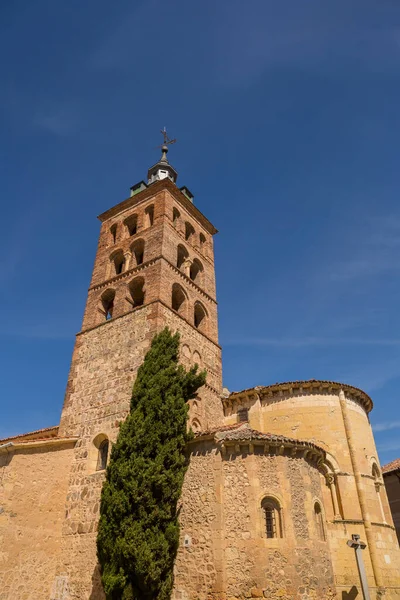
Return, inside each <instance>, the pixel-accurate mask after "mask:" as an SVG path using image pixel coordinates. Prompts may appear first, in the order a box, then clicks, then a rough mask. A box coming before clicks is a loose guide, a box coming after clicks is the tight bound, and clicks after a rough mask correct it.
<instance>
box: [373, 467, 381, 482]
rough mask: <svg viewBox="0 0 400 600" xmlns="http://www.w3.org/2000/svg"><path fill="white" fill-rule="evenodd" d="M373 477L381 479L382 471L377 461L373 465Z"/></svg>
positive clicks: (377, 479)
mask: <svg viewBox="0 0 400 600" xmlns="http://www.w3.org/2000/svg"><path fill="white" fill-rule="evenodd" d="M372 477H373V478H374V480H375V481H379V479H380V473H379V469H378V465H377V464H376V463H374V464H373V465H372Z"/></svg>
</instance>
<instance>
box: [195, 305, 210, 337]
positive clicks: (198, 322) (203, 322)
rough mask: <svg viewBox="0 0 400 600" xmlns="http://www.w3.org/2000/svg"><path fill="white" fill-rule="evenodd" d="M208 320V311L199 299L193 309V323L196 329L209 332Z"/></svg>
mask: <svg viewBox="0 0 400 600" xmlns="http://www.w3.org/2000/svg"><path fill="white" fill-rule="evenodd" d="M207 321H208V312H207V309H206V307H205V306H204V304H202V303H201V302H200V301H199V300H197V301H196V302H195V303H194V310H193V323H194V326H195V327H196V329H198V330H199V331H202V332H203V333H206V332H207Z"/></svg>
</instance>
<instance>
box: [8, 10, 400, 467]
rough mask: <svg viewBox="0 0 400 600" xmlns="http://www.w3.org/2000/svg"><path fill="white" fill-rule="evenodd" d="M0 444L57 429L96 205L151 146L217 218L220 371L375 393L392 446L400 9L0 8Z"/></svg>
mask: <svg viewBox="0 0 400 600" xmlns="http://www.w3.org/2000/svg"><path fill="white" fill-rule="evenodd" d="M0 50H1V55H2V57H3V60H2V62H1V65H0V136H1V140H2V144H1V150H0V170H1V172H0V174H1V181H2V190H1V200H2V235H1V236H0V267H1V268H0V284H1V290H2V319H1V321H0V336H1V344H2V348H3V352H2V360H1V366H0V376H1V384H2V386H1V387H2V419H1V421H0V435H1V436H6V435H11V434H14V433H19V432H21V431H26V430H32V429H36V428H40V427H45V426H50V425H53V424H56V423H57V422H58V419H59V415H60V410H61V406H62V401H63V396H64V390H65V384H66V380H67V375H68V369H69V362H70V357H71V352H72V347H73V341H74V334H75V333H76V332H77V331H78V330H79V327H80V323H81V317H82V314H83V308H84V303H85V298H86V290H87V286H88V284H89V279H90V274H91V269H92V264H93V259H94V254H95V250H96V243H97V235H98V230H99V223H98V221H97V219H96V215H98V214H99V213H101V212H102V211H104V210H106V209H107V208H109V207H111V206H113V205H114V204H116V203H118V202H120V201H121V200H123V199H124V198H126V197H127V196H128V194H129V187H130V186H131V185H133V184H134V183H136V182H137V181H139V180H140V179H142V178H143V177H144V176H145V174H146V170H147V168H148V167H149V166H150V165H152V164H153V163H154V162H155V160H156V159H157V158H158V152H159V151H158V150H157V149H156V148H155V147H156V146H157V145H158V144H159V143H160V135H159V129H160V128H161V127H163V126H164V125H166V126H167V127H168V129H169V131H170V133H171V135H173V136H174V137H177V138H178V143H177V144H176V145H175V146H174V147H173V149H172V150H171V153H170V159H171V162H172V164H173V165H174V166H175V167H176V168H177V169H178V171H179V183H180V185H183V184H186V185H187V186H188V187H189V188H190V190H192V191H193V193H194V194H195V202H196V204H197V206H198V207H199V208H200V210H202V211H203V212H204V214H205V215H206V216H207V217H209V218H210V220H211V221H212V222H213V223H214V224H215V225H216V226H217V228H218V229H219V230H220V233H219V234H218V236H217V239H216V242H215V250H216V265H217V287H218V300H219V311H220V312H219V318H220V341H221V344H222V346H223V358H224V381H225V385H226V386H227V387H228V388H229V389H230V390H238V389H243V388H246V387H251V386H253V385H262V384H268V383H274V382H276V381H286V380H294V379H309V378H317V379H318V378H321V379H332V380H338V381H344V382H347V383H350V384H353V385H355V386H358V387H361V388H362V389H364V390H365V391H366V392H368V393H369V394H371V396H372V398H373V400H374V402H375V409H374V411H373V413H372V415H371V421H372V423H373V425H374V427H375V431H376V439H377V444H378V449H379V452H380V457H381V461H382V462H384V463H385V462H388V461H389V460H391V459H393V458H395V457H397V456H399V455H400V435H399V434H400V412H399V408H398V389H399V384H400V314H399V310H398V307H399V305H400V199H399V189H400V185H399V184H400V175H399V139H400V124H399V108H398V106H399V92H400V79H399V67H400V4H399V2H398V0H394V1H390V0H385V1H384V2H382V1H381V2H378V1H375V2H371V1H369V0H362V1H361V0H356V1H354V2H351V3H350V2H345V1H340V0H339V1H338V0H336V1H335V2H320V0H313V1H307V0H303V1H302V2H299V1H298V0H286V1H285V0H282V1H281V2H276V1H271V0H247V2H239V1H237V0H230V1H229V2H228V0H217V1H215V0H212V1H211V0H203V2H201V3H194V2H187V0H186V1H184V0H177V1H174V0H171V1H170V2H163V1H161V0H148V1H146V2H132V0H129V1H128V0H120V1H119V2H116V3H110V2H106V1H105V0H96V1H94V0H93V1H90V0H89V1H87V2H81V1H77V0H70V1H69V2H61V1H57V0H48V1H44V0H37V1H36V2H35V3H32V2H28V1H27V0H20V2H18V3H17V2H8V3H6V2H3V3H1V6H0Z"/></svg>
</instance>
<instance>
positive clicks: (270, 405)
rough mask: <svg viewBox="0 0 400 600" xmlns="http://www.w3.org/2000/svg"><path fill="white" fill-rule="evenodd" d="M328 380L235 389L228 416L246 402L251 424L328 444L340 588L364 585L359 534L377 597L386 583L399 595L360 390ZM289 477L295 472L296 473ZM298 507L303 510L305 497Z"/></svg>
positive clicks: (398, 558)
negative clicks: (352, 542)
mask: <svg viewBox="0 0 400 600" xmlns="http://www.w3.org/2000/svg"><path fill="white" fill-rule="evenodd" d="M324 383H325V384H326V387H325V388H324V387H323V386H322V385H319V382H317V381H312V382H295V383H293V384H288V385H287V386H286V387H291V391H287V389H286V390H285V389H283V390H282V389H281V387H280V385H279V384H277V386H275V387H274V386H268V387H266V388H255V390H254V391H256V392H257V393H252V391H251V390H249V391H248V393H247V394H246V393H243V396H242V397H240V394H239V393H238V394H237V395H236V394H233V395H232V398H231V399H229V400H227V401H226V422H227V423H233V422H235V421H236V420H237V410H238V409H239V408H240V407H241V406H246V407H247V408H248V409H249V421H250V425H251V427H253V428H255V429H259V430H260V431H263V432H265V433H266V432H269V433H275V434H281V435H286V436H288V437H295V438H298V439H303V440H307V441H311V442H313V443H316V444H318V445H319V446H321V447H323V448H324V449H325V451H326V452H327V463H326V464H327V471H329V472H330V476H329V477H328V480H329V478H331V480H332V482H333V483H332V484H331V489H330V488H329V487H328V486H326V485H325V486H324V489H323V497H324V503H325V506H326V511H325V512H326V526H327V531H328V537H329V540H330V547H331V551H332V561H333V567H334V572H335V582H336V585H337V587H338V590H339V591H340V592H341V593H343V594H344V596H343V597H344V598H346V597H347V596H346V594H350V597H351V593H352V590H353V588H355V589H358V590H359V576H358V571H357V566H356V563H355V560H354V552H353V551H352V550H351V549H350V548H349V547H348V546H347V545H346V542H347V540H348V539H350V538H351V535H352V534H353V533H358V534H359V535H361V537H362V539H364V541H365V542H366V543H367V550H366V551H365V552H364V553H363V556H364V561H365V564H366V571H367V577H368V583H369V586H370V589H371V594H372V597H373V598H375V597H379V588H380V587H382V588H386V596H385V598H388V599H391V598H396V599H397V598H398V597H399V596H400V550H399V548H398V546H397V544H396V538H395V531H394V527H393V521H392V518H391V515H390V511H389V508H388V501H387V497H386V493H385V489H384V487H383V485H382V482H383V480H382V476H381V472H380V464H379V459H378V455H377V451H376V446H375V442H374V437H373V433H372V429H371V425H370V423H369V419H368V415H367V412H366V407H365V404H364V403H363V397H362V394H361V393H360V394H358V395H357V394H356V392H357V390H356V391H355V393H352V389H354V388H351V387H350V386H348V388H347V387H346V386H343V389H344V391H343V390H342V391H340V385H339V384H337V388H338V389H337V391H336V388H335V389H333V387H334V386H335V385H336V384H333V385H330V382H322V384H324ZM282 385H283V386H284V385H285V384H282ZM307 386H308V387H307ZM237 396H239V397H237ZM374 469H376V470H377V472H378V475H377V476H376V475H375V476H374V474H373V471H374ZM292 477H295V478H296V477H297V478H298V475H297V474H296V473H295V472H293V473H292ZM332 494H334V495H335V500H334V499H333V497H332ZM334 502H335V503H336V506H334ZM295 511H296V512H298V513H299V514H301V501H299V503H298V505H297V506H295ZM303 530H304V521H303V524H301V519H300V520H299V521H298V525H297V531H298V532H299V533H300V532H302V535H303V534H304V531H303ZM358 593H361V592H360V590H359V592H358ZM377 594H378V596H377Z"/></svg>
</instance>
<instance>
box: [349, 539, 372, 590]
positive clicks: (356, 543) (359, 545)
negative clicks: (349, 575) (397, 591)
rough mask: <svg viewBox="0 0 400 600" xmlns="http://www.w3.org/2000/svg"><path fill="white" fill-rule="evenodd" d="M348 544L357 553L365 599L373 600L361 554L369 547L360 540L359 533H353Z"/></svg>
mask: <svg viewBox="0 0 400 600" xmlns="http://www.w3.org/2000/svg"><path fill="white" fill-rule="evenodd" d="M347 545H348V546H350V548H354V551H355V553H356V561H357V567H358V574H359V575H360V582H361V589H362V593H363V597H364V600H371V598H370V595H369V590H368V583H367V576H366V574H365V567H364V561H363V557H362V554H361V551H362V550H364V549H365V548H366V547H367V544H366V543H365V542H361V541H360V536H359V535H358V534H357V533H353V535H352V536H351V540H348V541H347Z"/></svg>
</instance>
